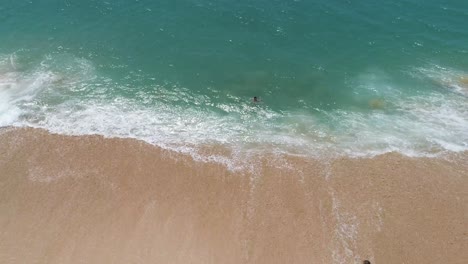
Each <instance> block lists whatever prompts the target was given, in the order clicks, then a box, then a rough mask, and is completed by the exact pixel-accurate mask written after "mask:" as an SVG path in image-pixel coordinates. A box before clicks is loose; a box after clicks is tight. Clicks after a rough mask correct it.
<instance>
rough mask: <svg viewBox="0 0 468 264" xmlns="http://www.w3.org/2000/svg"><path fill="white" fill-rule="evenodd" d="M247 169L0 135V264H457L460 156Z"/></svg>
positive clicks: (100, 142)
mask: <svg viewBox="0 0 468 264" xmlns="http://www.w3.org/2000/svg"><path fill="white" fill-rule="evenodd" d="M282 159H283V160H284V162H285V164H287V166H286V165H285V166H284V167H282V168H278V166H273V165H272V163H273V162H274V161H273V158H272V157H268V156H262V157H259V160H260V164H263V165H262V166H258V169H256V170H255V171H254V172H252V171H230V170H228V169H227V168H226V167H225V166H223V165H221V164H216V163H202V162H196V161H194V160H193V159H192V158H191V157H189V156H186V155H182V154H178V153H175V152H170V151H167V150H162V149H160V148H157V147H155V146H152V145H149V144H146V143H144V142H142V141H137V140H132V139H109V138H103V137H100V136H63V135H53V134H49V133H48V132H46V131H44V130H39V129H16V128H3V129H2V130H0V262H1V263H184V264H185V263H361V262H362V260H364V259H369V260H370V261H371V262H372V263H460V264H461V263H465V262H466V260H467V259H468V229H467V226H468V154H467V153H461V154H456V155H455V154H452V155H447V157H445V158H410V157H404V156H401V155H399V154H394V153H391V154H386V155H381V156H377V157H374V158H368V159H364V158H362V159H347V158H341V159H335V160H314V159H305V158H298V157H283V158H282Z"/></svg>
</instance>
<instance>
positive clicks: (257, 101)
mask: <svg viewBox="0 0 468 264" xmlns="http://www.w3.org/2000/svg"><path fill="white" fill-rule="evenodd" d="M252 102H254V103H259V102H260V99H258V97H257V96H254V98H253V100H252Z"/></svg>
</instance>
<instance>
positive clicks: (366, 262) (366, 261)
mask: <svg viewBox="0 0 468 264" xmlns="http://www.w3.org/2000/svg"><path fill="white" fill-rule="evenodd" d="M362 264H371V263H370V261H368V260H364V261H363V262H362Z"/></svg>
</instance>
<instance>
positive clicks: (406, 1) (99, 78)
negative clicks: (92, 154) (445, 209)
mask: <svg viewBox="0 0 468 264" xmlns="http://www.w3.org/2000/svg"><path fill="white" fill-rule="evenodd" d="M0 22H1V23H0V43H1V44H0V126H7V125H13V126H32V127H41V128H46V129H49V130H50V131H52V132H57V133H64V134H102V135H106V136H118V137H131V138H138V139H142V140H145V141H147V142H149V143H152V144H156V145H159V146H162V147H166V148H170V149H176V150H181V151H187V152H191V153H195V152H197V149H198V147H199V146H200V145H206V144H220V145H224V146H227V147H230V148H232V149H233V150H236V151H252V150H255V151H258V150H268V151H278V152H287V153H296V154H305V155H328V154H330V153H333V154H337V155H342V154H344V155H357V156H360V155H375V154H380V153H385V152H389V151H398V152H401V153H404V154H407V155H416V156H419V155H437V154H439V153H445V152H447V151H465V150H468V104H467V98H468V46H467V43H468V27H466V24H467V22H468V2H467V1H465V0H452V1H439V0H428V1H421V0H397V1H386V2H376V1H370V0H362V1H344V0H329V1H322V0H320V1H300V0H295V1H286V0H282V1H279V0H276V1H275V0H269V1H266V0H251V1H247V0H244V1H242V0H241V1H208V0H198V1H195V0H193V1H189V0H185V1H183V0H171V1H169V0H166V1H149V0H135V1H98V0H82V1H71V0H69V1H67V0H61V1H53V0H49V1H45V0H44V1H21V0H15V1H13V0H3V1H1V2H0ZM253 96H258V97H260V98H261V102H260V103H257V104H254V103H252V98H253Z"/></svg>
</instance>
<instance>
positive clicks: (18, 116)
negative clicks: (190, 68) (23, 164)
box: [0, 55, 468, 169]
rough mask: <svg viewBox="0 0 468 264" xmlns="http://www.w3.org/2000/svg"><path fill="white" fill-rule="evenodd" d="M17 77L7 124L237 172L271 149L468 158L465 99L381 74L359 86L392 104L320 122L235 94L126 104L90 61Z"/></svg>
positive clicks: (185, 93)
mask: <svg viewBox="0 0 468 264" xmlns="http://www.w3.org/2000/svg"><path fill="white" fill-rule="evenodd" d="M0 61H2V60H0ZM3 61H6V62H5V63H7V64H11V63H10V62H9V60H3ZM16 63H17V62H16ZM1 65H2V64H1V63H0V66H1ZM64 65H65V66H64ZM67 65H68V66H67ZM17 66H18V67H19V66H20V65H17ZM8 67H10V66H8ZM0 68H2V67H0ZM3 68H7V67H6V66H5V67H3ZM9 69H10V70H9V71H7V72H3V74H2V75H0V125H2V126H6V125H14V126H31V127H38V128H45V129H48V130H49V131H52V132H55V133H60V134H69V135H70V134H71V135H90V134H100V135H104V136H107V137H123V138H136V139H140V140H144V141H146V142H148V143H150V144H154V145H157V146H160V147H163V148H166V149H171V150H175V151H179V152H183V153H188V154H190V155H192V156H193V157H194V158H195V159H198V160H201V161H206V162H220V163H223V164H226V165H227V166H228V167H230V168H231V169H238V168H241V167H243V166H246V163H249V160H250V159H249V158H248V157H249V155H255V154H258V153H261V152H262V151H269V152H276V153H280V154H281V153H289V154H294V155H305V156H315V157H327V156H330V155H332V156H335V155H338V156H342V155H346V156H356V157H362V156H373V155H378V154H383V153H387V152H392V151H396V152H400V153H403V154H406V155H409V156H433V155H438V154H440V153H443V152H445V151H456V152H458V151H465V150H468V133H467V132H466V131H468V109H467V104H466V99H465V98H463V97H459V96H457V95H455V94H450V93H441V92H438V91H435V92H431V93H426V94H423V95H417V96H414V95H413V96H408V95H405V96H403V95H402V94H401V92H399V91H398V89H396V88H394V87H393V86H392V85H391V80H390V77H388V76H386V75H385V74H383V73H379V72H377V73H376V74H367V75H363V76H361V77H359V78H358V81H359V85H357V87H360V88H362V89H366V90H368V91H371V92H372V93H374V94H376V95H378V96H381V97H384V98H385V100H387V101H389V102H391V105H390V106H388V107H386V108H384V109H379V110H375V111H370V110H366V111H360V110H340V109H339V110H334V111H318V113H317V114H315V115H312V114H310V113H309V112H305V111H290V112H276V111H273V110H272V109H270V108H269V107H268V106H267V105H266V104H262V105H253V104H251V103H250V102H248V101H247V100H245V99H242V98H238V97H235V96H232V95H230V96H229V100H230V101H225V102H223V103H218V102H217V101H212V97H210V96H207V95H201V94H197V93H194V92H191V91H190V90H188V89H183V88H181V87H176V86H171V87H164V86H154V87H143V88H144V89H143V88H141V89H137V90H138V92H137V93H136V96H134V97H133V98H127V97H125V96H122V95H119V91H126V89H128V86H122V87H119V85H118V84H116V83H114V82H113V81H112V80H110V79H108V78H104V77H99V76H98V74H97V73H96V70H95V68H94V67H93V66H92V64H91V63H90V62H89V61H86V60H83V59H76V58H73V57H70V56H64V55H63V56H62V57H59V58H57V57H50V56H49V57H46V58H45V59H44V60H43V61H42V62H41V63H40V64H39V66H38V67H37V68H35V69H33V70H31V71H28V72H21V73H20V72H17V71H13V70H12V68H11V67H10V68H9ZM379 87H384V88H379ZM144 91H146V92H144ZM149 91H153V92H149ZM319 117H320V118H319ZM320 119H322V121H320ZM323 119H326V120H327V121H326V122H324V121H323ZM207 144H208V145H209V144H217V145H222V146H225V147H228V148H230V149H231V152H232V154H230V156H229V157H227V156H223V155H212V156H207V155H206V154H202V153H201V152H200V149H199V147H200V146H204V145H207ZM233 159H235V161H234V160H233Z"/></svg>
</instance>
